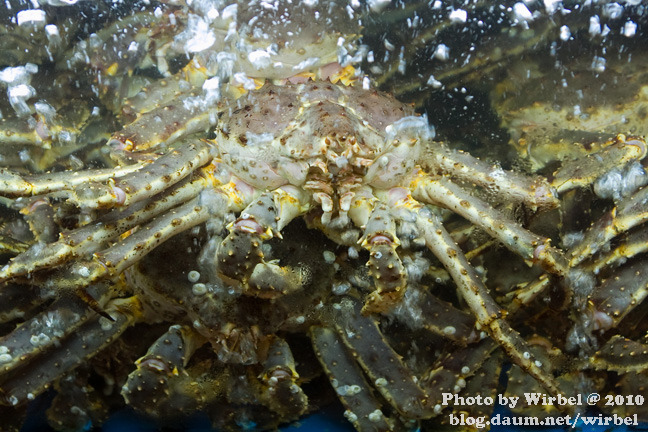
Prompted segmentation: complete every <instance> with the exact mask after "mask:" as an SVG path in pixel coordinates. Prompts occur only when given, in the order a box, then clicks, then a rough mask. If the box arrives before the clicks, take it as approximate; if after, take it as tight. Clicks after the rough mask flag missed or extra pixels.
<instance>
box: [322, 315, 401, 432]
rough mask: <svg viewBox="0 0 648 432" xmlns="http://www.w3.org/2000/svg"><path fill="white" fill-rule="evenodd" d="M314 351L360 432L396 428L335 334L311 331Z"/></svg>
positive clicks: (332, 332)
mask: <svg viewBox="0 0 648 432" xmlns="http://www.w3.org/2000/svg"><path fill="white" fill-rule="evenodd" d="M310 336H311V340H312V342H313V349H314V350H315V354H316V355H317V358H318V359H319V361H320V363H321V364H322V367H323V368H324V370H325V371H326V374H327V375H328V377H329V381H330V382H331V383H332V385H333V383H335V384H334V387H335V391H336V393H337V394H338V397H339V398H340V400H341V401H342V404H343V405H344V407H345V408H346V412H345V416H346V418H347V419H348V420H349V421H350V422H351V423H352V424H353V426H354V427H355V428H356V430H358V431H361V432H362V431H375V430H381V431H383V430H384V431H387V430H392V429H393V427H392V425H391V424H390V422H389V420H388V419H387V418H386V417H385V415H384V414H383V412H382V410H381V406H380V404H379V403H378V401H377V400H376V399H375V398H374V397H373V390H372V389H371V386H370V385H369V383H367V380H366V379H365V376H364V374H363V373H362V369H360V367H359V366H358V364H357V363H356V360H355V359H354V358H353V356H352V355H351V354H350V353H349V351H348V350H347V349H346V347H345V346H344V345H343V343H342V341H341V340H340V336H338V335H337V334H336V333H335V332H334V331H333V330H330V329H327V328H324V327H311V329H310Z"/></svg>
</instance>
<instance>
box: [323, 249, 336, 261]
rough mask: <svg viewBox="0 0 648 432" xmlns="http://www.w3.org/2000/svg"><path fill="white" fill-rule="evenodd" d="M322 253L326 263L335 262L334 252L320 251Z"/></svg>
mask: <svg viewBox="0 0 648 432" xmlns="http://www.w3.org/2000/svg"><path fill="white" fill-rule="evenodd" d="M322 255H323V256H324V262H325V263H326V264H333V263H334V262H335V253H333V252H331V251H324V252H322Z"/></svg>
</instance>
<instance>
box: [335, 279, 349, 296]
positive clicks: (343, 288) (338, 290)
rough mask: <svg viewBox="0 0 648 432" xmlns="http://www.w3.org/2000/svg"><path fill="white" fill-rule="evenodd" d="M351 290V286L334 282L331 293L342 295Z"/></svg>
mask: <svg viewBox="0 0 648 432" xmlns="http://www.w3.org/2000/svg"><path fill="white" fill-rule="evenodd" d="M350 289H351V285H349V284H348V283H343V282H336V283H334V284H333V287H332V291H333V294H335V295H344V294H346V293H347V292H348V291H349V290H350Z"/></svg>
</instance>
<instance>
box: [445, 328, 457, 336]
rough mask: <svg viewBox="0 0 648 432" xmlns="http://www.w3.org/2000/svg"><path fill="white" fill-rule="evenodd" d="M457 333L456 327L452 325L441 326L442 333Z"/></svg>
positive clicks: (449, 334)
mask: <svg viewBox="0 0 648 432" xmlns="http://www.w3.org/2000/svg"><path fill="white" fill-rule="evenodd" d="M455 333H457V329H456V328H455V327H453V326H446V327H444V328H443V334H444V335H448V336H451V335H453V334H455Z"/></svg>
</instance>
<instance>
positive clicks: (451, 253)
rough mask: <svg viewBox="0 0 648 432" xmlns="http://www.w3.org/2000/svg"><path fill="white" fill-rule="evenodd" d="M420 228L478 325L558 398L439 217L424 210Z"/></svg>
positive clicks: (553, 384)
mask: <svg viewBox="0 0 648 432" xmlns="http://www.w3.org/2000/svg"><path fill="white" fill-rule="evenodd" d="M418 226H419V228H420V229H421V233H422V235H423V238H425V242H426V243H427V245H428V247H429V248H430V251H431V252H432V253H433V254H434V255H435V256H436V257H437V258H438V259H439V261H441V263H442V264H443V265H444V267H445V268H446V269H447V270H448V273H450V275H451V276H452V278H453V279H454V281H455V283H456V284H457V289H458V290H459V292H460V293H461V295H462V297H463V299H464V300H465V301H466V303H467V304H468V307H469V308H470V310H472V312H473V313H474V314H475V317H476V318H477V323H478V324H479V325H480V326H481V327H482V328H484V329H486V330H487V331H488V333H489V334H490V336H491V337H492V338H493V339H494V340H495V341H497V343H498V344H499V345H500V346H501V347H502V349H504V351H505V352H506V354H507V355H508V356H509V357H510V358H511V359H512V360H513V361H514V362H515V363H516V364H517V365H519V366H520V367H521V368H522V369H524V370H525V371H527V372H528V373H529V374H530V375H532V376H533V377H534V378H535V379H536V380H537V381H538V382H539V383H540V384H541V385H542V386H543V387H544V388H545V389H547V391H549V392H550V393H551V394H552V395H558V394H559V393H560V389H559V388H558V385H557V383H556V382H555V380H554V378H553V377H552V376H551V375H549V374H547V373H545V372H544V371H543V370H542V369H541V368H540V366H539V365H538V364H537V363H536V362H535V361H534V360H533V359H532V357H531V356H530V354H529V348H528V346H527V344H526V343H525V342H524V340H523V339H522V338H521V337H520V335H519V334H518V333H516V332H515V331H514V330H513V329H512V328H511V327H510V326H509V325H508V323H507V322H506V321H504V319H503V312H504V311H502V310H501V308H500V307H499V305H498V304H497V303H495V301H494V300H493V299H492V297H491V296H490V295H488V293H487V290H486V287H485V286H484V284H483V283H482V282H481V280H480V279H479V277H478V276H477V274H476V273H475V271H474V270H473V268H472V266H471V265H470V263H469V262H468V261H467V260H466V257H465V256H464V254H463V251H462V250H461V249H460V248H459V247H458V246H457V245H456V244H455V243H454V241H453V240H452V237H450V234H448V232H447V231H446V230H445V228H443V225H442V224H441V223H440V222H439V221H438V220H437V219H436V216H434V215H432V214H431V213H429V211H427V210H425V209H422V210H421V211H419V214H418Z"/></svg>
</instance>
